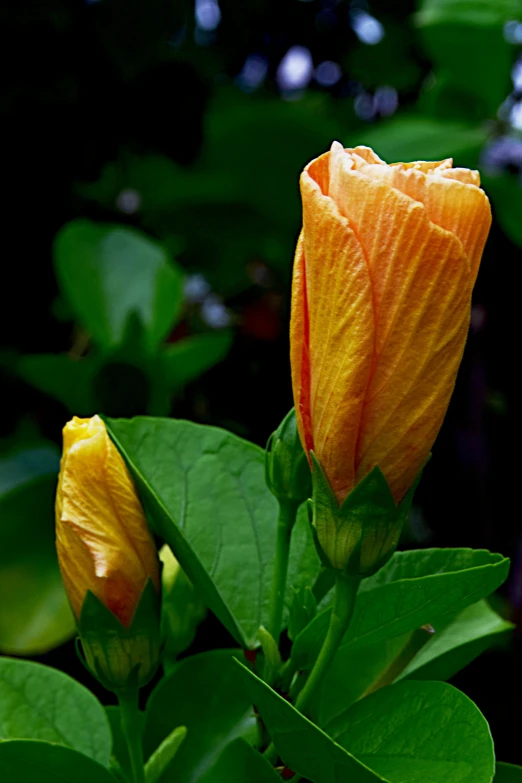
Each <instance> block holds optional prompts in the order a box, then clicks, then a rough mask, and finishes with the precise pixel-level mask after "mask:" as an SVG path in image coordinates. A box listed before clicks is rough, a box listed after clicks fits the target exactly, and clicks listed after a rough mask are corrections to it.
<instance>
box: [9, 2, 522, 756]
mask: <svg viewBox="0 0 522 783" xmlns="http://www.w3.org/2000/svg"><path fill="white" fill-rule="evenodd" d="M1 14H2V23H3V24H2V28H3V31H4V37H3V48H4V51H5V52H6V55H7V57H6V61H5V65H4V69H3V73H4V77H5V84H4V87H3V90H2V96H1V98H0V111H1V123H2V128H3V129H4V139H5V141H4V144H3V157H2V183H3V191H4V204H5V206H4V221H3V232H4V248H5V249H4V262H3V285H2V292H3V301H2V307H1V308H0V318H1V332H0V334H1V343H2V349H1V351H2V352H1V354H0V362H1V370H0V372H1V375H2V379H1V383H2V389H3V394H2V398H3V411H4V414H3V416H2V420H1V424H0V435H1V436H2V438H3V441H2V446H1V453H3V454H5V455H6V459H7V458H8V457H9V456H10V455H12V454H13V453H14V454H18V453H20V452H21V450H22V449H25V448H26V447H29V446H30V447H31V448H33V447H34V445H35V444H36V445H38V446H39V447H41V448H43V447H44V446H45V448H48V449H51V451H52V445H50V444H53V443H55V444H58V443H59V440H60V431H61V427H62V426H63V423H64V421H65V420H66V419H67V418H69V416H70V415H71V414H72V413H79V414H81V415H91V414H92V413H94V412H95V411H96V410H101V411H102V412H104V413H107V414H109V415H117V416H131V415H134V414H139V413H146V412H148V413H158V412H159V413H163V414H170V415H173V416H176V417H186V418H189V419H192V420H194V421H200V422H205V423H212V424H216V425H219V426H223V427H227V428H229V429H231V430H232V431H234V432H236V433H238V434H240V435H242V436H243V437H246V438H248V439H250V440H253V441H255V442H256V443H259V444H260V445H264V443H265V442H266V439H267V437H268V435H269V434H270V432H271V431H272V430H273V429H274V428H275V426H276V425H277V423H278V422H279V421H280V419H281V418H282V417H283V415H284V414H285V413H286V412H287V410H288V409H289V408H290V406H291V404H292V400H291V388H290V378H289V362H288V334H287V333H288V317H289V291H290V273H291V265H292V252H293V247H294V245H295V241H296V238H297V234H298V231H299V222H300V205H299V194H298V186H297V182H298V175H299V172H300V170H301V168H302V167H303V165H304V164H305V163H306V162H308V160H309V159H311V158H312V157H314V156H316V155H318V154H320V153H321V152H323V151H325V150H326V149H327V148H328V146H329V145H330V143H331V141H332V140H333V139H334V138H337V139H339V140H340V141H341V142H343V143H344V144H345V145H346V146H350V145H355V144H357V143H368V144H371V145H372V146H373V147H374V148H375V149H376V151H377V152H378V153H379V154H381V156H382V157H384V158H385V159H387V160H389V161H390V162H391V161H392V160H395V159H403V160H408V159H415V158H426V159H430V158H433V159H437V158H440V157H444V156H450V155H452V154H453V155H454V157H455V162H456V165H464V166H472V167H479V168H480V170H481V173H482V174H483V179H484V184H485V187H486V189H487V191H488V193H489V194H490V196H491V199H492V204H493V210H494V218H495V219H494V224H493V228H492V231H491V236H490V238H489V240H488V244H487V248H486V252H485V255H484V259H483V263H482V267H481V271H480V274H479V278H478V282H477V286H476V289H475V295H474V304H473V313H472V325H471V331H470V336H469V340H468V345H467V348H466V353H465V357H464V361H463V364H462V368H461V371H460V374H459V378H458V382H457V387H456V391H455V395H454V397H453V400H452V403H451V405H450V409H449V412H448V416H447V419H446V421H445V423H444V426H443V428H442V431H441V434H440V436H439V438H438V440H437V443H436V446H435V448H434V456H433V459H432V461H431V463H430V465H429V466H428V468H427V469H426V472H425V476H424V478H423V481H422V483H421V486H420V489H419V491H418V494H417V500H416V508H415V513H414V515H413V517H412V522H411V527H410V530H409V531H408V534H407V537H406V540H405V545H406V546H409V545H415V546H425V545H435V546H472V547H486V548H489V549H492V550H494V551H500V552H502V553H503V554H505V555H509V556H510V557H512V558H513V568H512V572H511V577H510V581H509V583H508V588H507V590H506V591H505V592H504V593H503V594H502V595H501V596H499V597H498V602H499V607H500V608H501V611H502V612H504V613H505V614H506V615H507V616H509V617H511V618H515V619H516V618H518V616H519V615H520V612H521V610H522V575H521V570H520V568H521V563H522V560H521V557H520V553H519V550H520V512H519V502H518V497H519V494H518V490H519V487H518V473H519V465H518V461H519V457H518V451H519V450H518V448H517V444H518V439H519V437H520V420H519V405H518V396H519V385H518V382H517V378H518V372H517V370H518V351H517V350H516V345H517V334H518V329H519V320H518V316H519V311H520V294H519V288H518V286H517V284H516V282H515V281H516V277H517V275H516V269H517V267H518V265H519V263H520V258H521V252H522V188H521V181H522V180H521V177H522V136H521V129H522V101H520V99H521V96H522V64H521V63H522V60H520V59H518V58H519V57H520V44H521V43H522V7H521V5H520V3H519V2H517V1H516V0H502V2H498V0H489V1H488V0H481V2H471V0H469V1H468V2H460V3H457V2H456V0H425V2H423V3H420V4H418V5H416V4H415V3H414V2H413V1H411V2H410V1H409V0H400V1H399V2H393V3H392V2H387V1H386V0H374V2H370V3H366V2H364V0H360V1H356V2H352V3H349V2H347V0H340V2H337V0H310V1H309V2H300V0H285V1H284V2H278V1H276V0H263V1H262V0H243V1H242V2H238V0H221V2H220V3H219V4H218V3H217V2H216V1H215V0H197V3H196V7H195V8H194V5H193V4H192V3H188V2H182V1H180V0H177V2H172V0H153V1H151V2H148V3H145V2H138V0H126V1H125V2H123V0H98V2H95V1H94V0H91V2H87V1H85V2H81V0H76V1H75V2H66V0H41V1H39V2H36V0H33V2H29V1H28V0H25V1H24V2H21V3H19V4H17V5H14V4H12V6H11V7H10V8H7V7H6V6H4V8H3V9H2V11H1ZM517 60H518V65H517ZM517 68H518V70H517ZM519 101H520V102H519ZM77 219H89V220H90V221H95V222H96V223H98V224H114V223H118V224H120V225H124V226H127V227H134V228H136V229H139V230H141V231H143V232H145V234H147V235H148V236H149V237H151V238H152V239H154V240H156V241H157V242H159V243H160V244H159V245H158V247H160V248H161V249H162V252H164V253H166V254H168V261H167V263H168V264H172V265H173V268H176V269H178V270H179V271H180V272H182V273H183V274H184V275H185V289H184V290H185V295H184V300H183V303H181V304H180V307H181V311H180V314H179V317H177V318H175V319H173V320H172V324H171V328H170V332H169V334H167V336H166V338H165V340H166V344H167V345H176V344H177V343H179V342H180V341H182V340H184V339H186V338H187V337H191V336H195V335H196V336H197V335H215V334H216V333H220V334H225V333H226V335H231V340H229V338H228V337H227V340H226V341H225V342H226V347H224V348H223V349H221V348H220V349H219V350H217V353H216V354H215V356H214V355H213V354H212V355H210V353H211V352H209V354H208V355H207V354H205V351H206V350H207V348H197V351H196V353H197V356H198V357H201V356H202V357H203V358H202V359H201V361H200V362H199V364H198V361H199V359H197V360H195V364H196V369H195V370H194V371H193V372H191V373H189V376H190V377H186V378H185V377H184V375H183V372H182V371H181V370H180V368H179V367H177V369H176V368H175V370H174V374H175V375H176V373H178V374H177V375H176V378H175V379H174V381H173V383H172V384H171V386H170V387H169V389H168V390H167V392H168V394H167V402H165V399H164V398H165V394H164V395H163V398H162V403H161V405H159V404H158V403H157V402H154V400H155V399H156V398H155V394H156V392H155V388H156V386H157V384H158V372H159V371H156V370H154V369H153V370H151V369H150V366H152V365H151V364H150V361H149V358H147V357H148V354H147V355H146V356H145V354H144V357H145V358H142V359H140V358H139V356H138V358H137V354H139V353H140V352H139V350H136V345H138V344H139V343H140V339H141V336H142V331H140V330H142V329H143V325H141V326H140V324H139V323H137V324H134V326H135V327H136V328H135V330H134V331H133V329H134V326H133V323H134V321H133V318H132V317H131V318H130V319H129V321H128V322H127V325H126V326H127V327H128V328H127V331H126V333H125V338H124V339H122V340H121V342H120V344H118V345H112V346H110V349H109V347H107V346H101V347H100V346H99V345H96V344H95V341H94V342H93V340H92V335H90V334H89V329H88V327H87V328H86V324H85V322H82V318H81V317H79V316H78V314H77V312H75V308H74V303H71V302H72V299H71V290H70V286H69V287H67V285H66V284H65V283H64V279H63V276H62V277H60V271H59V269H60V267H59V262H58V261H57V258H56V256H57V254H56V252H55V253H54V256H53V243H54V242H55V238H56V236H57V234H58V233H59V232H60V235H61V236H63V232H62V229H63V227H64V226H65V225H66V224H67V223H69V222H70V221H74V220H77ZM54 246H55V247H56V245H54ZM64 252H65V251H64ZM67 252H68V253H69V254H71V252H72V251H70V249H69V250H68V251H67ZM53 258H54V264H53ZM71 263H72V266H73V267H74V264H75V257H74V253H72V261H71ZM70 285H72V286H73V287H74V286H76V287H77V290H78V291H79V294H80V296H81V294H82V291H81V283H80V282H79V281H75V280H73V282H72V283H71V284H70ZM78 287H79V288H78ZM73 298H74V297H73ZM117 298H118V291H117V290H116V291H114V290H111V292H110V293H109V294H108V295H107V301H108V303H109V304H108V306H109V308H110V307H112V306H114V307H117V302H116V303H115V299H117ZM229 342H230V343H231V344H230V345H229ZM205 345H206V344H205ZM158 350H159V349H158ZM198 351H199V352H200V353H198ZM97 352H98V353H97ZM36 354H45V355H47V356H49V355H59V356H61V357H62V359H60V362H61V364H60V365H59V366H57V365H55V364H52V363H51V364H47V365H45V366H41V367H40V369H38V368H36V369H35V368H34V362H33V359H34V355H36ZM225 354H226V356H225ZM94 355H98V359H96V362H97V363H95V366H94V369H93V370H92V373H91V372H90V371H89V372H87V371H86V374H85V373H84V374H82V373H83V370H78V367H82V368H88V367H90V365H89V361H91V358H92V357H93V356H94ZM195 355H196V354H195ZM24 357H25V359H24ZM27 357H30V360H29V364H30V362H33V364H32V365H31V368H32V369H31V370H29V369H28V367H29V364H28V363H27V361H26V360H27ZM90 357H91V358H90ZM222 357H224V358H223V360H222V361H221V362H219V361H218V359H219V358H222ZM62 360H63V361H62ZM24 361H25V362H26V363H25V364H24ZM73 365H74V366H73ZM212 365H214V366H212ZM155 366H156V365H154V367H155ZM62 373H63V376H62ZM70 389H73V392H70ZM86 389H87V392H88V395H87V397H85V395H84V396H82V397H81V399H82V400H83V402H82V403H81V405H82V406H83V409H82V410H78V408H77V405H75V401H76V400H78V399H80V397H79V396H78V393H79V392H78V390H80V393H81V394H84V392H85V390H86ZM167 392H166V393H167ZM158 405H159V407H158ZM42 444H43V445H42ZM53 453H54V452H53ZM53 470H54V471H55V468H53ZM52 472H53V471H51V473H52ZM44 473H45V471H44ZM53 475H54V474H53ZM53 480H54V479H53ZM47 506H49V508H48V507H47ZM15 511H16V509H15ZM38 511H39V512H40V511H41V513H42V515H43V516H45V517H46V519H47V517H50V515H51V514H52V512H51V511H50V498H49V497H47V495H45V503H44V501H43V500H42V503H41V504H39V505H38ZM9 513H10V514H11V517H10V520H11V521H12V519H15V523H16V524H15V523H13V525H14V528H16V529H17V530H19V531H24V535H25V534H26V533H25V531H26V524H28V523H27V522H26V521H20V522H19V523H18V522H17V521H16V519H17V518H16V513H15V512H14V511H12V509H11V511H10V512H9ZM13 514H14V516H13ZM20 514H22V516H23V514H25V517H23V519H24V520H26V518H27V515H28V514H31V515H32V517H31V519H32V521H31V524H36V522H35V521H34V514H35V512H34V509H30V511H27V509H25V508H24V509H22V511H20ZM20 520H22V517H20ZM10 557H11V555H10V553H9V552H8V549H7V546H6V545H5V544H4V553H3V554H2V555H0V573H1V569H2V568H3V569H4V572H5V573H7V571H8V570H9V568H8V566H9V564H10ZM17 557H18V560H17V563H18V562H19V561H20V562H22V561H23V556H22V555H20V554H19V553H18V555H17ZM21 573H23V568H22V572H21ZM20 578H21V577H20ZM10 579H11V581H9V580H10ZM1 584H2V591H3V592H2V602H11V600H12V601H14V602H15V603H16V601H15V598H16V585H17V584H18V582H16V580H15V581H12V575H10V576H5V575H4V577H2V581H1ZM4 590H5V597H4ZM39 611H40V612H43V611H44V609H43V608H42V607H40V608H39ZM4 622H7V621H4ZM1 636H2V621H1V620H0V641H1ZM223 641H225V642H226V640H225V637H224V636H223V635H222V632H221V630H220V629H219V626H218V624H217V622H216V621H214V619H213V618H210V619H209V620H208V621H207V622H206V624H204V625H203V627H202V629H200V632H199V634H198V637H197V639H196V643H195V645H196V646H195V647H194V648H193V649H201V648H204V647H209V646H215V645H216V644H217V645H219V644H222V643H223ZM2 644H3V643H2ZM4 646H6V649H7V651H8V652H13V648H12V646H11V647H9V645H4ZM36 647H38V645H36ZM15 652H16V650H15ZM70 653H71V647H70V644H67V645H65V646H62V647H60V648H58V649H57V650H56V651H54V652H51V653H48V654H47V655H45V656H43V657H42V658H41V660H45V661H46V662H49V663H52V664H53V665H58V666H61V667H62V668H68V670H71V666H73V665H75V664H71V663H70V661H71V660H72V658H71V656H70ZM35 654H36V653H35V652H34V651H33V657H34V655H35ZM520 660H521V650H520V643H519V640H518V639H517V638H515V639H514V641H513V643H512V644H511V646H510V647H509V649H500V650H498V649H497V650H494V651H492V652H490V653H487V654H486V655H484V656H482V658H481V659H479V660H478V661H476V662H475V663H474V664H472V665H471V666H470V667H468V669H467V670H466V671H465V672H464V673H462V674H460V675H459V676H458V677H456V678H455V684H456V685H458V687H460V688H462V689H463V690H464V691H465V692H466V693H468V695H470V696H471V697H472V698H473V699H474V700H475V701H476V702H477V703H478V705H479V707H480V708H481V709H482V710H483V712H484V714H485V715H486V717H487V719H488V720H489V721H490V724H491V727H492V731H493V736H494V738H495V742H496V746H497V752H498V756H499V758H500V759H504V760H508V761H513V762H518V763H522V752H521V750H520V743H518V742H517V741H516V738H517V737H518V735H519V732H520V726H521V725H522V678H521V677H520V675H519V670H520V663H519V661H520ZM74 672H75V674H78V670H77V669H74ZM84 679H85V681H87V679H86V678H84Z"/></svg>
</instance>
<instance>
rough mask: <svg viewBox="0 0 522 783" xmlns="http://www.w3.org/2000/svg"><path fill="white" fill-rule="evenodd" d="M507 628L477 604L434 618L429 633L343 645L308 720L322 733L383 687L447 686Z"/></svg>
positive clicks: (482, 604)
mask: <svg viewBox="0 0 522 783" xmlns="http://www.w3.org/2000/svg"><path fill="white" fill-rule="evenodd" d="M512 628H513V626H512V624H511V623H508V622H506V621H505V620H503V619H502V618H501V617H499V616H498V615H497V614H496V613H495V612H494V611H493V610H492V609H491V608H490V606H489V605H488V604H487V602H486V601H479V602H478V603H476V604H472V605H471V606H468V607H466V608H465V609H463V610H462V612H459V613H458V614H456V616H455V617H451V618H449V619H440V620H439V619H438V618H433V620H432V627H431V629H428V630H426V629H424V628H418V629H416V630H415V631H412V632H411V633H405V634H402V635H401V636H397V637H394V638H392V639H386V640H384V641H380V642H378V643H376V644H370V645H366V646H364V647H357V646H355V647H350V646H349V645H347V646H345V647H343V648H342V650H341V651H340V652H339V653H338V654H337V655H336V657H335V659H334V661H333V663H332V665H331V667H330V669H329V670H328V672H327V674H326V677H325V679H324V681H323V683H322V684H321V687H320V688H319V689H318V691H317V693H316V694H315V696H314V699H313V702H312V704H311V706H310V714H311V716H312V718H313V719H314V720H315V722H316V723H318V725H320V726H323V727H324V728H327V727H328V723H329V721H331V720H332V719H334V718H335V716H337V715H338V714H339V713H341V712H342V711H343V710H345V709H346V708H347V707H348V706H349V705H350V704H352V703H353V702H354V701H356V700H357V699H359V698H361V696H363V695H364V694H365V693H371V692H373V691H374V690H377V689H378V688H380V687H383V686H384V685H389V684H391V683H392V682H397V681H399V680H401V679H405V678H408V679H419V680H447V679H449V678H450V677H452V676H453V675H454V674H456V672H457V671H459V670H460V669H462V668H463V667H464V666H466V665H467V664H468V663H469V662H470V661H472V660H473V659H474V658H476V657H477V656H478V655H480V654H481V653H482V652H483V651H484V650H486V649H487V648H488V647H489V646H490V645H492V644H494V643H495V641H496V640H498V639H500V638H502V637H503V636H504V635H505V634H506V633H509V632H510V631H511V630H512ZM433 631H434V632H433ZM346 672H350V676H349V677H347V676H346Z"/></svg>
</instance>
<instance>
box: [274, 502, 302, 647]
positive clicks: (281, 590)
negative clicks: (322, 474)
mask: <svg viewBox="0 0 522 783" xmlns="http://www.w3.org/2000/svg"><path fill="white" fill-rule="evenodd" d="M298 508H299V506H298V505H296V504H295V503H292V502H290V501H287V502H281V503H280V504H279V518H278V520H277V534H276V551H275V561H274V576H273V580H272V594H271V596H270V610H269V615H268V617H269V621H268V631H269V632H270V633H271V634H272V636H273V638H274V639H275V642H276V644H277V645H279V635H280V633H281V624H282V620H283V606H284V600H285V589H286V575H287V573H288V556H289V554H290V539H291V537H292V528H293V527H294V524H295V519H296V515H297V509H298Z"/></svg>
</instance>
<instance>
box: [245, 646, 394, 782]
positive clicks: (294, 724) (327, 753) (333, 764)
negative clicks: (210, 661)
mask: <svg viewBox="0 0 522 783" xmlns="http://www.w3.org/2000/svg"><path fill="white" fill-rule="evenodd" d="M236 667H237V671H238V673H239V678H240V679H241V680H242V682H243V683H244V686H245V689H246V691H247V692H248V694H249V695H250V698H251V699H252V701H253V703H254V704H255V706H256V708H257V710H258V711H259V714H260V715H261V718H262V719H263V722H264V724H265V725H266V727H267V729H268V733H269V734H270V737H271V738H272V741H273V743H274V745H275V746H276V748H277V751H278V753H279V755H280V756H281V758H282V760H283V761H284V763H285V765H286V766H287V767H288V768H289V769H291V770H293V771H294V772H296V773H298V774H299V775H302V776H303V777H306V778H309V779H310V780H312V781H313V783H344V781H348V780H349V781H350V783H377V781H385V778H383V777H382V776H380V775H378V774H377V773H375V772H372V770H370V769H369V768H368V767H367V766H365V765H364V764H363V763H362V762H361V761H359V760H358V759H356V758H355V757H354V756H353V755H352V754H351V753H348V752H347V751H346V750H344V749H343V748H342V747H341V746H340V745H339V744H337V743H336V742H335V741H334V740H333V739H331V738H330V737H329V736H328V735H327V734H325V733H324V732H323V731H321V729H319V728H318V727H317V726H314V724H313V723H311V722H310V721H309V720H308V718H305V717H304V715H301V713H300V712H298V711H297V710H296V709H295V708H294V707H293V706H292V705H291V704H290V703H289V702H287V701H285V699H283V698H282V697H281V696H279V695H278V694H277V693H276V692H275V691H273V690H272V688H270V687H269V686H268V685H267V684H266V683H264V682H263V681H262V680H260V679H259V677H256V675H255V674H252V672H250V671H249V670H248V669H247V668H246V667H244V666H243V665H242V664H241V663H239V661H236ZM385 783H387V781H385Z"/></svg>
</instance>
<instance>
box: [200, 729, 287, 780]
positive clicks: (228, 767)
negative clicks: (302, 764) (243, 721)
mask: <svg viewBox="0 0 522 783" xmlns="http://www.w3.org/2000/svg"><path fill="white" fill-rule="evenodd" d="M246 781H252V783H281V777H280V775H279V774H278V773H277V772H276V771H275V769H274V768H273V767H272V765H271V764H270V763H269V762H268V761H267V760H266V759H265V758H264V757H263V756H262V755H261V754H260V753H258V752H257V750H254V748H253V747H252V746H251V745H249V744H248V742H245V740H244V739H241V738H238V739H236V740H234V741H233V742H231V743H230V745H227V746H226V748H225V750H224V751H223V753H222V754H221V756H220V757H219V758H218V760H217V761H216V763H215V764H214V766H213V767H212V769H210V770H209V771H208V772H207V773H206V775H203V777H202V778H201V780H200V783H245V782H246Z"/></svg>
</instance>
